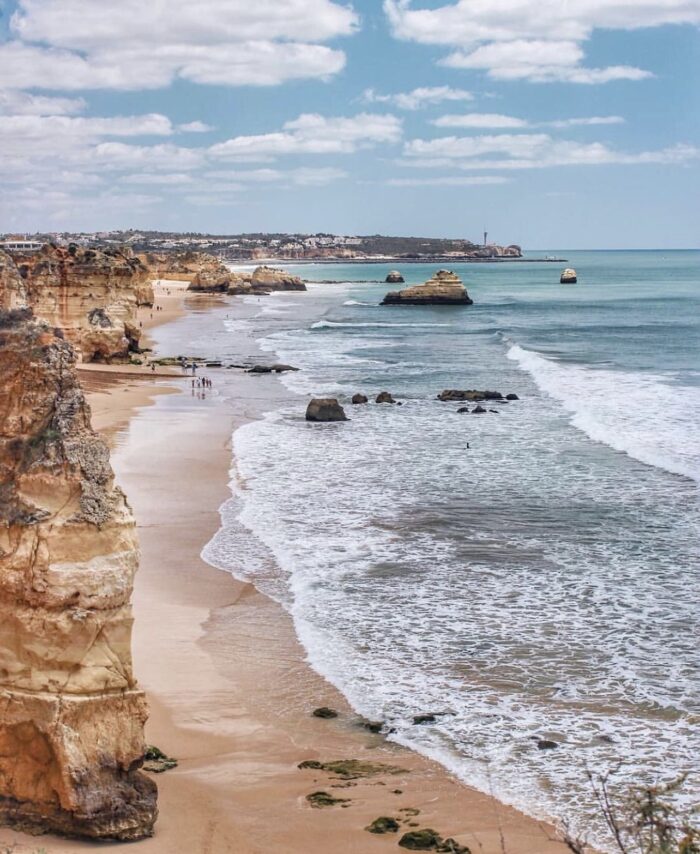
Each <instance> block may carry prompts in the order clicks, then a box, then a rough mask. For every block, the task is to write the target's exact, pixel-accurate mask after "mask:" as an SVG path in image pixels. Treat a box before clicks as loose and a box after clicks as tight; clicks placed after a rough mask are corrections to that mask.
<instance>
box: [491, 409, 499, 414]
mask: <svg viewBox="0 0 700 854" xmlns="http://www.w3.org/2000/svg"><path fill="white" fill-rule="evenodd" d="M489 412H493V414H494V415H499V414H500V413H499V411H498V410H497V409H489Z"/></svg>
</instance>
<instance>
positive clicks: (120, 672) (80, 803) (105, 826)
mask: <svg viewBox="0 0 700 854" xmlns="http://www.w3.org/2000/svg"><path fill="white" fill-rule="evenodd" d="M40 263H48V262H46V261H44V262H40ZM51 263H53V262H51ZM43 275H47V276H48V275H49V273H48V272H46V273H45V274H43ZM51 275H53V273H51ZM56 332H57V330H52V329H51V328H50V327H49V326H47V325H46V324H44V323H40V322H37V321H35V320H33V319H32V318H31V313H30V311H29V310H28V309H24V310H17V311H13V312H4V313H2V314H0V376H2V384H0V822H3V823H7V824H10V825H12V826H14V827H16V828H18V829H21V830H28V831H30V832H45V831H51V832H56V833H60V834H64V835H68V836H78V837H89V838H96V839H120V840H133V839H140V838H142V837H144V836H149V835H151V834H152V831H153V824H154V821H155V819H156V815H157V808H156V796H157V792H156V787H155V784H154V783H153V782H152V781H151V779H150V778H148V777H146V776H145V775H144V774H142V773H141V772H140V771H139V770H138V768H139V767H140V765H141V763H142V757H143V754H144V738H143V727H144V723H145V720H146V718H147V708H146V702H145V698H144V695H143V693H142V692H141V691H140V690H138V687H137V685H136V682H135V679H134V676H133V673H132V666H131V650H130V636H131V625H132V615H131V606H130V604H129V601H130V596H131V589H132V581H133V577H134V573H135V571H136V568H137V564H138V547H137V541H136V532H135V528H134V520H133V516H132V514H131V510H130V508H129V505H128V504H127V502H126V499H125V497H124V495H123V493H122V492H121V490H120V489H119V488H118V487H116V486H115V485H114V476H113V473H112V470H111V468H110V465H109V452H108V450H107V447H106V446H105V444H104V442H103V441H102V440H101V439H100V438H99V437H98V436H97V435H96V434H95V433H94V432H93V430H92V428H91V426H90V411H89V408H88V406H87V403H86V401H85V398H84V396H83V392H82V390H81V389H80V386H79V384H78V381H77V379H76V373H75V370H74V368H75V361H76V358H75V353H74V350H73V348H72V347H71V346H70V344H69V343H68V342H67V341H65V340H63V339H62V337H60V334H59V335H58V336H57V334H56Z"/></svg>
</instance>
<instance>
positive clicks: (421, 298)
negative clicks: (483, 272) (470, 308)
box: [382, 270, 473, 305]
mask: <svg viewBox="0 0 700 854" xmlns="http://www.w3.org/2000/svg"><path fill="white" fill-rule="evenodd" d="M472 303H473V300H471V299H470V298H469V294H468V293H467V289H466V288H465V287H464V285H463V284H462V281H461V279H460V278H459V276H457V275H455V273H452V272H451V271H450V270H438V271H437V273H436V274H435V275H434V276H433V277H432V278H431V279H428V281H427V282H425V283H424V284H422V285H414V286H413V287H410V288H404V289H403V290H401V291H392V292H391V293H388V294H387V295H386V296H385V297H384V299H383V300H382V305H472Z"/></svg>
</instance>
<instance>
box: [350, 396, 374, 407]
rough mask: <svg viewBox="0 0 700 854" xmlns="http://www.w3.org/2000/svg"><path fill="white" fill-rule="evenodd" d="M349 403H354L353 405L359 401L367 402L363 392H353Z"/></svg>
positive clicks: (359, 402)
mask: <svg viewBox="0 0 700 854" xmlns="http://www.w3.org/2000/svg"><path fill="white" fill-rule="evenodd" d="M350 402H351V403H353V404H355V406H357V405H359V404H361V403H369V401H368V399H367V396H366V395H364V394H353V396H352V400H351V401H350Z"/></svg>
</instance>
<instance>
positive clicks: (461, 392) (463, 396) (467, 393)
mask: <svg viewBox="0 0 700 854" xmlns="http://www.w3.org/2000/svg"><path fill="white" fill-rule="evenodd" d="M437 399H438V400H443V401H445V400H446V401H451V400H474V401H477V400H503V395H502V394H501V392H500V391H488V390H485V391H479V390H477V389H473V388H470V389H458V388H446V389H445V390H444V391H441V392H440V394H438V396H437Z"/></svg>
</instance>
